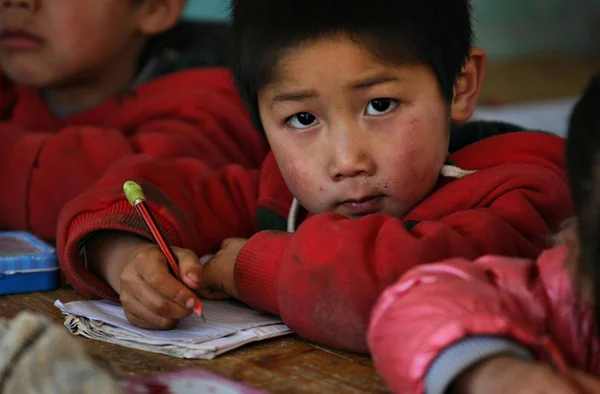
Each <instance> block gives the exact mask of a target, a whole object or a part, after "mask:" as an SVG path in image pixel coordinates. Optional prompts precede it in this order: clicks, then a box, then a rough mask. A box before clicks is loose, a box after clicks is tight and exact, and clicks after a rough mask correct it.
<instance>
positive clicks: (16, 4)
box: [0, 0, 37, 11]
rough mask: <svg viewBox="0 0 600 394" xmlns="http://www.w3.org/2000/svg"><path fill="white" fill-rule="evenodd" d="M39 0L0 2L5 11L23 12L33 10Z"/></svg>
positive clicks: (5, 0)
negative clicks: (17, 10) (11, 9)
mask: <svg viewBox="0 0 600 394" xmlns="http://www.w3.org/2000/svg"><path fill="white" fill-rule="evenodd" d="M36 1H37V0H0V5H1V7H2V8H3V9H7V8H18V9H22V10H30V11H31V10H33V9H34V8H35V3H36Z"/></svg>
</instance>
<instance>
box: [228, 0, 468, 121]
mask: <svg viewBox="0 0 600 394" xmlns="http://www.w3.org/2000/svg"><path fill="white" fill-rule="evenodd" d="M231 29H232V36H233V37H232V38H233V49H234V72H235V79H236V83H237V86H238V89H239V91H240V93H241V95H242V97H243V98H244V100H245V101H246V103H247V105H248V107H249V109H250V113H251V115H252V118H253V121H254V123H255V124H256V125H257V126H258V127H259V128H260V129H262V124H261V122H260V116H259V113H258V93H259V92H260V90H261V89H262V88H264V86H265V85H266V84H268V82H269V81H270V79H271V78H272V76H273V70H274V68H275V66H276V64H277V61H278V59H279V57H280V56H281V54H282V52H283V51H284V50H285V49H289V48H293V47H296V46H298V45H299V44H301V43H303V42H306V41H310V40H316V39H319V38H321V37H327V36H335V35H340V34H341V35H345V36H347V37H348V38H350V39H352V40H353V41H355V42H356V43H358V44H360V45H363V46H365V48H367V49H368V50H369V51H370V52H371V53H373V54H374V55H375V56H377V57H378V58H380V59H381V60H382V61H384V62H387V63H391V64H398V65H404V64H423V65H426V66H427V67H429V68H430V69H431V71H432V72H433V73H434V74H435V76H436V78H437V81H438V84H439V87H440V91H441V93H442V95H443V97H444V98H445V99H446V100H447V101H448V102H451V100H452V97H453V90H454V83H455V81H456V78H457V77H458V76H459V75H460V72H461V70H462V67H463V66H464V64H465V61H466V60H467V59H468V57H469V53H470V48H471V45H472V41H473V31H472V27H471V1H470V0H370V1H348V0H232V2H231ZM340 61H344V60H343V59H340ZM315 67H318V65H315Z"/></svg>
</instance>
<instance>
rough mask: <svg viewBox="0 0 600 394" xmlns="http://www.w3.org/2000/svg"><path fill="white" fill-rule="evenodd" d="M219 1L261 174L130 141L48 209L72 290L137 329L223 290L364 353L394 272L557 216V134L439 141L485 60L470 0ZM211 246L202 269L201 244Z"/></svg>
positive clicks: (477, 134)
mask: <svg viewBox="0 0 600 394" xmlns="http://www.w3.org/2000/svg"><path fill="white" fill-rule="evenodd" d="M232 11H233V13H232V17H233V18H232V25H233V34H234V38H235V44H236V56H237V58H236V61H237V70H236V76H237V80H238V86H239V88H240V89H241V92H242V94H243V96H244V97H245V99H246V101H247V102H248V104H249V107H250V109H251V113H252V115H253V116H254V119H255V120H256V121H257V123H258V124H259V126H261V127H262V128H263V130H264V131H265V133H266V135H267V137H268V140H269V142H270V145H271V148H272V152H273V154H272V155H270V156H268V157H267V159H266V160H265V162H264V163H263V166H262V168H261V170H260V171H258V170H244V169H242V168H241V167H238V166H230V167H228V168H224V169H222V170H219V171H218V173H216V174H211V173H208V172H207V171H205V170H204V169H203V168H202V167H201V166H199V165H197V164H196V163H194V162H193V161H183V160H162V161H149V160H143V159H141V158H140V159H139V160H137V161H135V162H129V163H127V165H126V166H123V167H122V168H120V169H119V171H118V172H115V173H113V174H109V175H107V176H106V177H105V178H104V179H103V180H102V181H100V182H99V183H98V184H97V185H96V186H95V187H94V188H93V189H91V190H90V191H89V192H87V193H86V194H85V195H82V196H81V197H79V198H78V199H76V200H75V201H73V202H72V203H70V204H69V205H68V206H67V207H66V208H65V210H64V211H63V213H62V216H61V222H60V228H59V238H58V246H59V251H60V253H61V255H60V259H61V263H62V267H63V269H64V271H65V273H66V274H67V276H68V277H69V279H70V280H71V283H72V284H73V285H74V287H75V288H76V289H77V290H78V291H80V292H82V293H83V294H86V295H90V296H100V297H105V298H109V299H113V300H119V299H120V301H121V302H122V303H123V306H124V309H125V312H126V314H127V316H128V318H129V319H130V321H131V322H132V323H134V324H136V325H139V326H141V327H149V328H168V327H173V326H174V325H175V324H176V322H177V320H178V319H181V318H183V317H185V316H187V315H189V314H190V313H191V306H192V305H193V302H194V297H195V294H194V291H196V292H199V294H200V295H201V296H204V297H223V296H231V297H235V298H237V299H240V300H242V301H244V302H246V303H248V304H249V305H250V306H252V307H254V308H257V309H260V310H264V311H268V312H271V313H275V314H279V315H281V316H282V317H283V319H284V321H285V322H286V323H287V324H288V325H289V326H290V327H291V328H292V329H294V330H295V331H296V332H297V333H298V334H299V335H301V336H304V337H306V338H308V339H311V340H314V341H316V342H320V343H324V344H328V345H331V346H336V347H340V348H345V349H349V350H354V351H363V352H364V351H367V346H366V342H365V331H366V326H367V323H368V319H369V314H370V312H371V308H372V306H373V303H374V302H375V300H376V298H377V296H378V295H379V294H380V292H381V291H382V290H383V289H384V288H385V287H386V286H388V285H389V284H391V283H393V282H394V281H395V280H396V279H397V278H399V277H400V276H401V275H402V274H403V273H404V272H406V271H407V270H408V269H410V268H412V267H415V266H417V265H419V264H424V263H430V262H434V261H437V260H439V259H441V258H443V257H450V256H462V257H472V258H475V257H477V256H480V255H482V254H484V253H503V254H507V255H513V256H531V257H533V256H537V255H538V253H539V252H540V251H541V250H542V248H544V247H545V246H546V245H547V243H546V241H547V239H546V237H547V236H548V235H549V234H551V233H552V231H554V230H555V229H556V227H557V226H558V224H559V223H560V222H561V221H562V220H563V219H564V218H566V217H567V216H569V215H570V214H571V213H572V208H571V202H570V197H569V191H568V187H567V184H566V182H567V181H566V177H565V173H564V168H563V167H564V163H563V160H562V151H563V148H564V143H563V140H562V139H561V138H559V137H556V136H552V135H548V134H545V133H539V132H516V131H517V129H515V128H514V127H511V126H507V125H497V124H489V123H475V124H470V125H469V124H467V125H465V126H463V127H461V128H456V129H455V130H453V131H452V134H453V136H455V137H458V138H456V139H454V137H453V139H452V140H451V138H450V136H451V124H452V123H456V124H459V123H463V122H465V121H466V120H468V119H469V117H470V116H471V114H472V112H473V109H474V107H475V103H476V101H477V95H478V93H479V89H480V86H481V80H482V77H483V71H484V65H485V54H484V52H483V51H482V50H481V49H479V48H474V47H472V46H471V24H470V8H469V2H468V0H422V1H419V2H414V1H406V0H402V1H398V0H376V1H371V2H369V3H368V5H367V3H360V2H347V1H342V0H314V1H313V0H296V1H280V0H260V1H259V0H236V1H233V8H232ZM449 152H450V153H449ZM174 171H180V174H181V176H180V177H178V178H176V179H174V177H173V174H174ZM162 174H164V175H162ZM128 179H132V180H135V181H137V182H138V183H141V184H142V186H143V187H144V189H145V190H146V192H147V197H148V199H149V201H150V207H151V209H152V210H154V212H155V215H156V217H157V220H158V222H159V223H160V226H161V227H162V228H163V230H164V232H165V233H166V236H167V237H168V239H169V242H171V243H172V244H173V245H175V246H178V247H181V248H184V249H176V250H177V254H178V256H179V261H180V267H181V274H182V281H183V284H182V283H180V282H179V281H177V280H176V279H175V278H173V277H172V276H171V275H170V274H169V273H168V270H167V266H166V264H165V261H164V257H163V256H162V255H161V253H160V251H159V250H158V248H156V247H155V246H154V245H153V244H152V243H151V242H149V241H148V239H150V235H149V233H148V231H147V230H146V228H145V226H144V224H143V222H142V221H141V220H140V219H139V218H138V217H137V215H136V212H135V210H134V209H133V208H132V207H131V206H130V205H129V203H128V202H127V200H126V199H125V198H124V196H123V193H122V191H121V185H122V184H123V182H124V181H126V180H128ZM264 230H269V231H264ZM234 237H237V238H234ZM214 252H217V253H216V255H215V257H214V258H213V259H212V260H210V261H209V262H208V263H207V264H206V265H205V266H204V267H202V265H201V264H200V263H199V262H198V258H197V256H202V255H205V254H209V253H214ZM84 260H86V261H85V262H86V264H87V265H86V264H84ZM184 284H185V286H184Z"/></svg>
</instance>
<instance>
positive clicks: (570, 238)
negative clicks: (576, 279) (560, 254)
mask: <svg viewBox="0 0 600 394" xmlns="http://www.w3.org/2000/svg"><path fill="white" fill-rule="evenodd" d="M560 235H561V238H562V242H563V244H564V245H565V247H566V249H567V256H566V259H567V261H565V265H566V266H567V268H568V269H569V271H570V272H571V274H572V275H575V273H576V271H577V266H578V265H579V264H578V261H579V234H578V231H577V225H575V224H572V225H571V226H569V227H568V228H566V229H564V230H563V231H562V232H561V234H560Z"/></svg>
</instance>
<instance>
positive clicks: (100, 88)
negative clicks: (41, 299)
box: [0, 0, 267, 239]
mask: <svg viewBox="0 0 600 394" xmlns="http://www.w3.org/2000/svg"><path fill="white" fill-rule="evenodd" d="M184 3H185V1H184V0H102V1H81V0H61V1H55V0H6V1H2V2H0V190H1V192H0V230H7V229H12V230H28V231H31V232H33V233H35V234H37V235H38V236H41V237H43V238H46V239H54V238H55V236H56V226H57V220H58V214H59V212H60V210H61V209H62V207H63V206H64V204H65V203H66V202H67V201H69V200H70V199H72V198H73V197H75V196H76V195H77V194H79V193H81V192H82V191H84V190H85V189H86V188H87V187H89V186H91V185H92V184H93V182H95V181H97V180H98V179H99V178H100V177H101V176H102V175H103V174H104V173H105V172H106V171H108V169H109V168H110V167H111V165H113V164H114V163H116V162H118V161H120V160H121V159H123V158H126V157H128V156H132V155H134V154H148V155H150V156H153V157H163V158H164V157H190V158H196V159H200V160H202V161H203V162H204V163H205V164H206V165H207V167H209V168H218V167H221V166H223V165H225V164H230V163H239V164H242V165H245V166H249V167H252V168H257V167H259V166H260V163H262V160H263V159H264V156H265V154H266V152H267V143H266V141H264V138H263V137H262V136H261V135H260V134H259V133H258V132H256V130H255V129H254V128H253V127H252V124H251V122H250V118H249V117H248V116H247V111H246V110H245V108H244V106H243V103H242V101H241V100H240V99H239V97H238V95H237V93H236V90H235V88H234V86H233V83H232V78H231V76H230V74H229V72H228V71H226V70H225V69H216V68H215V69H204V70H203V69H200V68H197V69H190V70H182V71H177V68H180V65H182V64H183V63H187V64H189V65H193V64H197V65H198V66H200V65H207V61H206V60H205V59H203V58H202V57H201V56H200V55H197V56H195V57H191V56H190V54H191V53H192V52H191V50H193V48H192V46H193V45H194V43H195V41H198V39H197V38H196V39H195V41H194V39H193V37H194V34H195V33H194V31H193V30H192V27H193V25H192V24H191V23H189V22H178V20H179V17H180V15H181V12H182V8H183V6H184ZM187 64H186V65H187Z"/></svg>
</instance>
